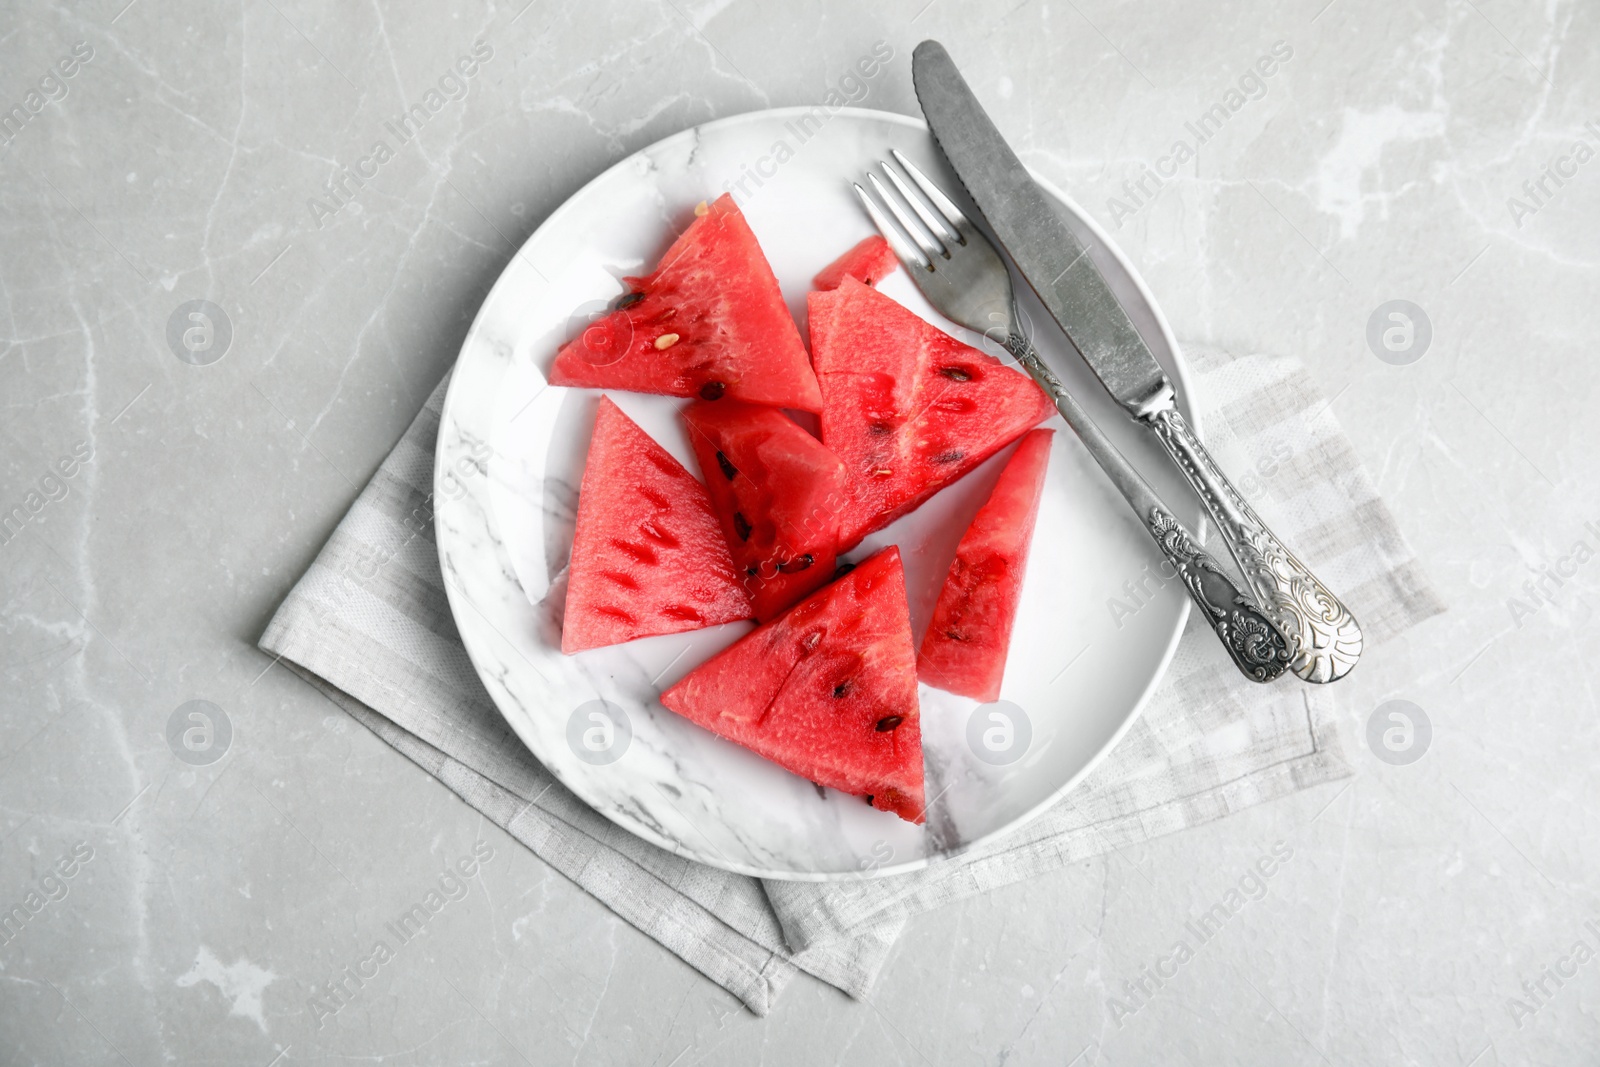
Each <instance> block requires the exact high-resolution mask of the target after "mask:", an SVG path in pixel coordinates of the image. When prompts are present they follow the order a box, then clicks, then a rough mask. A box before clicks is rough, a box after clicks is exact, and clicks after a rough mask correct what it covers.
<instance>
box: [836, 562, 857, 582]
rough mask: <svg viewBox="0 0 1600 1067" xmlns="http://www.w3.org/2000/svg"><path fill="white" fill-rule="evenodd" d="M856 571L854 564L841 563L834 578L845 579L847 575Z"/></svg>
mask: <svg viewBox="0 0 1600 1067" xmlns="http://www.w3.org/2000/svg"><path fill="white" fill-rule="evenodd" d="M855 569H856V565H855V564H854V563H841V564H839V566H838V568H837V569H836V570H835V571H834V572H833V576H834V578H843V577H844V576H845V575H847V574H849V573H850V572H851V571H853V570H855Z"/></svg>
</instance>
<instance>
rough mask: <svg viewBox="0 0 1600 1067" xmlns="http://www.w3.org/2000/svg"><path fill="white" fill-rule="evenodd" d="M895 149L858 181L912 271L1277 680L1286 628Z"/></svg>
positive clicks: (979, 237)
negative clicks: (1017, 377) (1081, 451)
mask: <svg viewBox="0 0 1600 1067" xmlns="http://www.w3.org/2000/svg"><path fill="white" fill-rule="evenodd" d="M890 154H891V155H893V156H894V164H891V163H889V162H888V161H886V160H885V161H881V162H880V164H879V166H880V167H881V169H882V171H883V174H884V177H886V178H887V179H888V181H889V184H888V185H885V184H884V183H883V181H881V180H880V179H879V178H878V175H877V174H871V173H869V174H868V175H867V183H868V184H869V185H871V186H872V192H870V193H869V192H868V191H867V190H866V189H864V188H862V187H861V185H860V184H856V185H855V186H854V188H855V191H856V196H858V197H859V198H860V199H861V203H862V206H864V207H865V208H866V209H867V214H868V215H870V216H872V221H873V224H874V225H876V226H877V227H878V231H879V232H880V233H882V234H883V236H884V238H885V239H886V240H887V241H888V242H889V244H890V246H891V247H892V248H893V249H894V251H895V254H896V255H897V256H899V257H900V262H901V263H902V264H903V265H904V266H905V268H906V273H908V274H910V275H911V278H912V280H913V281H915V282H916V283H917V287H918V288H919V289H921V290H922V292H923V295H925V296H926V297H927V298H928V300H929V302H930V303H932V304H933V306H934V307H935V308H937V309H938V310H939V312H940V313H941V314H943V315H944V316H945V317H946V318H948V319H950V320H951V321H952V322H956V323H959V324H960V325H962V326H965V327H966V328H967V329H969V330H975V331H978V332H980V333H983V334H985V335H986V336H988V337H991V338H993V339H995V340H997V341H999V343H1000V344H1001V345H1002V346H1003V347H1004V348H1005V350H1006V351H1007V352H1009V353H1010V354H1011V355H1012V356H1013V357H1014V358H1015V359H1016V361H1017V362H1018V363H1019V364H1021V365H1022V367H1023V369H1025V370H1026V371H1027V372H1028V373H1029V374H1031V375H1032V376H1033V380H1034V381H1036V382H1038V383H1039V387H1040V388H1041V389H1043V390H1044V391H1045V392H1046V393H1048V394H1049V396H1050V398H1051V399H1052V400H1054V401H1055V405H1056V410H1057V411H1059V412H1061V417H1062V418H1063V419H1065V420H1067V425H1068V426H1070V427H1072V431H1073V432H1074V433H1075V434H1077V435H1078V439H1079V440H1080V441H1082V442H1083V445H1084V447H1085V448H1086V449H1088V451H1089V454H1090V455H1091V456H1093V457H1094V459H1095V462H1097V463H1099V464H1100V468H1101V469H1102V470H1104V471H1105V472H1106V475H1107V477H1109V478H1110V479H1111V483H1112V484H1113V485H1115V486H1116V487H1117V489H1118V490H1120V491H1121V493H1122V495H1123V497H1124V498H1126V500H1127V501H1128V506H1129V507H1131V508H1133V510H1134V513H1135V514H1137V515H1138V516H1139V518H1140V520H1141V522H1142V523H1143V524H1144V528H1145V530H1146V532H1148V533H1149V534H1150V536H1151V538H1153V539H1154V540H1155V543H1156V547H1157V548H1159V549H1160V550H1161V554H1162V555H1163V556H1164V557H1165V559H1166V562H1167V565H1168V567H1169V569H1170V571H1171V573H1169V574H1167V576H1168V577H1173V576H1176V577H1178V578H1180V579H1181V580H1182V581H1183V586H1184V588H1185V589H1187V590H1188V592H1189V597H1190V599H1191V600H1193V601H1194V604H1195V606H1196V607H1197V608H1199V609H1200V613H1201V615H1202V617H1204V618H1205V620H1206V622H1207V623H1209V624H1210V626H1211V629H1212V630H1213V631H1214V632H1215V633H1216V635H1217V637H1218V638H1220V639H1221V641H1222V646H1223V648H1225V649H1226V650H1227V652H1228V655H1229V657H1230V658H1231V659H1232V660H1233V662H1234V665H1235V666H1237V667H1238V668H1239V670H1240V671H1242V672H1243V673H1244V674H1245V676H1246V677H1248V678H1252V679H1254V680H1255V681H1258V682H1269V681H1271V680H1272V679H1274V678H1276V677H1278V675H1280V674H1282V673H1283V672H1284V671H1285V670H1287V669H1288V668H1289V665H1290V660H1291V658H1292V657H1291V656H1290V652H1289V642H1288V640H1287V639H1286V638H1285V637H1284V635H1283V632H1282V631H1281V630H1279V629H1278V627H1277V626H1276V625H1275V624H1274V623H1273V622H1272V620H1271V619H1269V618H1268V617H1267V615H1266V614H1265V613H1264V612H1263V611H1262V610H1261V608H1260V607H1259V605H1258V604H1257V603H1256V601H1255V599H1254V598H1253V597H1252V596H1250V594H1248V593H1246V592H1244V590H1242V589H1240V588H1239V586H1238V584H1237V583H1236V582H1234V581H1233V579H1232V578H1230V577H1228V575H1227V573H1226V572H1224V571H1223V569H1222V568H1221V567H1219V566H1218V565H1217V561H1216V560H1215V559H1214V558H1212V556H1211V554H1210V553H1208V552H1207V551H1206V550H1205V549H1204V548H1201V547H1200V544H1199V542H1198V541H1196V540H1195V538H1194V536H1193V535H1192V534H1190V532H1189V531H1188V530H1187V529H1185V528H1184V526H1183V524H1182V523H1180V522H1179V521H1178V520H1177V518H1176V517H1175V516H1174V515H1173V514H1172V512H1170V511H1169V510H1167V507H1166V505H1165V504H1163V503H1162V502H1161V499H1160V497H1158V496H1156V493H1155V490H1154V489H1152V488H1150V484H1149V483H1148V482H1146V481H1145V480H1144V478H1143V477H1141V476H1140V474H1139V472H1138V471H1136V470H1134V468H1133V465H1132V464H1131V463H1129V462H1128V461H1127V459H1126V458H1125V457H1124V456H1123V455H1122V453H1121V452H1119V451H1117V448H1116V446H1115V445H1113V444H1112V443H1111V441H1110V439H1109V438H1107V437H1106V435H1105V434H1104V433H1102V432H1101V430H1100V427H1098V426H1096V425H1095V424H1094V420H1092V419H1091V418H1089V414H1088V412H1086V411H1084V410H1083V408H1082V407H1080V406H1079V405H1078V402H1077V401H1076V400H1074V399H1073V398H1072V395H1071V394H1070V393H1068V392H1067V390H1066V387H1065V386H1063V385H1062V384H1061V380H1060V379H1058V378H1057V377H1056V376H1055V374H1054V373H1053V372H1052V371H1051V370H1050V368H1049V367H1047V366H1045V365H1044V362H1043V361H1042V360H1041V359H1040V358H1039V355H1038V353H1037V352H1035V351H1034V350H1033V345H1032V343H1031V342H1030V341H1029V340H1028V338H1027V337H1026V336H1025V335H1024V333H1023V331H1022V330H1021V329H1020V327H1019V318H1018V315H1017V304H1016V293H1015V291H1014V290H1013V289H1012V286H1011V274H1010V272H1009V271H1008V270H1007V269H1006V265H1005V262H1004V261H1003V260H1002V259H1001V258H1000V253H999V252H997V251H996V250H995V247H994V245H992V244H990V243H989V239H988V238H987V237H985V236H984V235H983V234H982V233H980V232H978V230H977V229H976V228H975V227H974V226H973V225H972V223H971V222H970V221H968V219H967V217H966V215H965V214H963V213H962V211H961V209H960V208H958V207H957V206H956V205H955V202H954V201H952V200H951V199H950V198H949V197H948V196H946V195H945V193H944V191H943V190H942V189H940V188H939V187H938V186H937V185H935V184H934V183H933V182H932V181H930V180H929V179H928V177H927V175H925V174H923V173H922V171H920V170H918V169H917V167H916V165H915V164H913V163H912V162H911V161H910V160H909V159H907V158H906V157H905V154H904V153H902V152H901V151H900V150H899V149H894V150H892V151H891V153H890ZM895 164H898V166H896V165H895ZM908 176H909V180H908ZM891 186H892V188H891ZM874 194H876V195H874ZM886 209H887V213H886ZM891 216H892V218H891ZM1164 573H1165V572H1164Z"/></svg>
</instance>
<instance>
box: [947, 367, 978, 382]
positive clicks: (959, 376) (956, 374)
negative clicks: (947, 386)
mask: <svg viewBox="0 0 1600 1067" xmlns="http://www.w3.org/2000/svg"><path fill="white" fill-rule="evenodd" d="M939 373H940V374H942V375H944V376H945V377H946V378H949V379H950V380H951V381H953V382H970V381H972V373H971V372H970V371H968V370H966V369H965V368H964V367H940V368H939Z"/></svg>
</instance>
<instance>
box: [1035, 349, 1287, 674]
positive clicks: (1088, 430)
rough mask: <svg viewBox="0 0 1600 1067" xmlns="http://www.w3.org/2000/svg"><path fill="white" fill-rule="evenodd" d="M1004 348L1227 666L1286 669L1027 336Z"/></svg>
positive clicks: (1268, 638)
mask: <svg viewBox="0 0 1600 1067" xmlns="http://www.w3.org/2000/svg"><path fill="white" fill-rule="evenodd" d="M1005 347H1006V350H1007V351H1009V352H1010V353H1011V354H1012V355H1013V356H1015V357H1016V360H1017V362H1018V363H1020V364H1021V365H1022V367H1023V369H1024V370H1026V371H1027V372H1028V373H1029V374H1030V375H1032V376H1033V380H1034V381H1036V382H1038V383H1039V387H1040V388H1041V389H1043V390H1044V391H1045V392H1046V393H1047V394H1049V396H1050V399H1051V400H1053V401H1055V405H1056V410H1057V411H1059V412H1061V417H1062V418H1063V419H1065V420H1066V421H1067V425H1068V426H1070V427H1072V432H1073V433H1075V434H1077V435H1078V439H1079V440H1080V441H1082V442H1083V446H1084V448H1085V449H1087V450H1088V452H1089V455H1090V456H1092V457H1094V460H1095V462H1096V463H1098V464H1100V468H1101V469H1102V470H1104V471H1105V472H1106V476H1107V477H1109V478H1110V479H1111V483H1112V484H1113V485H1115V486H1116V487H1117V489H1118V490H1120V491H1121V493H1122V495H1123V497H1124V498H1125V499H1126V500H1127V501H1128V506H1129V507H1131V508H1133V510H1134V513H1135V514H1136V515H1138V516H1139V519H1140V521H1141V522H1142V523H1143V524H1144V528H1145V532H1146V533H1148V534H1149V535H1150V537H1151V539H1152V540H1154V541H1155V543H1156V547H1157V548H1159V549H1160V550H1161V554H1162V556H1163V557H1165V561H1164V566H1163V569H1162V573H1163V574H1164V575H1165V576H1166V577H1168V578H1172V577H1176V578H1178V579H1179V580H1181V581H1182V582H1183V587H1184V589H1185V590H1186V591H1187V592H1188V594H1189V599H1190V600H1191V601H1193V602H1194V605H1195V607H1197V608H1199V609H1200V614H1201V617H1202V618H1204V619H1205V621H1206V624H1207V625H1208V626H1210V627H1211V630H1212V632H1213V633H1215V634H1216V635H1217V638H1218V640H1220V641H1221V642H1222V647H1223V648H1224V649H1225V650H1226V651H1227V653H1228V657H1229V658H1230V659H1232V660H1233V664H1234V666H1236V667H1238V668H1239V670H1240V671H1241V672H1242V673H1243V674H1244V675H1245V677H1247V678H1250V679H1252V680H1253V681H1257V682H1270V681H1272V680H1273V679H1274V678H1276V677H1278V676H1279V675H1281V674H1282V673H1283V672H1284V671H1285V670H1287V669H1288V668H1289V665H1290V661H1291V660H1292V658H1293V657H1292V655H1291V649H1290V647H1289V639H1288V638H1287V637H1285V635H1284V633H1283V631H1282V630H1280V629H1279V628H1278V627H1277V626H1276V625H1275V624H1274V623H1273V621H1272V619H1271V618H1269V617H1268V616H1267V615H1266V614H1264V613H1263V612H1262V611H1261V609H1260V607H1258V606H1257V604H1256V601H1255V599H1254V598H1253V597H1251V596H1250V594H1248V593H1246V592H1244V591H1243V590H1242V589H1240V588H1239V587H1238V585H1237V584H1235V583H1234V581H1233V579H1232V578H1229V577H1228V575H1227V572H1226V571H1224V570H1223V569H1222V568H1221V567H1220V566H1218V565H1217V561H1216V560H1215V559H1213V558H1212V556H1211V554H1210V553H1209V552H1207V551H1206V550H1205V549H1204V548H1202V547H1200V543H1199V542H1198V541H1197V540H1196V539H1195V537H1194V535H1193V534H1191V533H1190V532H1189V531H1188V530H1187V529H1186V528H1185V527H1184V525H1183V523H1181V522H1179V521H1178V520H1177V518H1176V517H1175V516H1174V515H1173V514H1172V513H1171V512H1170V511H1168V510H1167V507H1166V505H1165V504H1163V503H1162V502H1161V498H1160V497H1158V496H1157V495H1156V491H1155V490H1154V489H1152V488H1151V487H1150V483H1148V482H1146V481H1145V480H1144V478H1143V477H1142V476H1141V475H1140V474H1139V472H1138V471H1136V470H1135V469H1134V468H1133V464H1131V463H1129V462H1128V460H1127V458H1126V457H1124V456H1123V454H1122V453H1121V452H1119V451H1117V446H1116V445H1114V444H1112V443H1111V439H1110V438H1108V437H1106V435H1105V434H1104V432H1102V431H1101V429H1100V427H1099V426H1096V425H1095V423H1094V420H1093V419H1091V418H1090V417H1089V413H1088V412H1086V411H1085V410H1084V409H1083V408H1082V407H1081V406H1079V404H1078V402H1077V401H1076V400H1075V399H1073V397H1072V394H1071V393H1069V392H1067V389H1066V387H1065V386H1064V385H1062V384H1061V380H1060V379H1059V378H1057V377H1056V376H1055V373H1054V372H1053V371H1051V370H1050V368H1049V367H1047V366H1045V365H1044V361H1043V360H1041V359H1040V358H1039V355H1038V353H1037V352H1035V351H1034V350H1033V346H1032V345H1031V344H1030V343H1029V342H1028V340H1027V339H1026V338H1025V337H1022V336H1021V335H1019V334H1015V333H1014V334H1012V335H1010V336H1009V337H1007V338H1006V341H1005Z"/></svg>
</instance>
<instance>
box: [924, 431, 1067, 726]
mask: <svg viewBox="0 0 1600 1067" xmlns="http://www.w3.org/2000/svg"><path fill="white" fill-rule="evenodd" d="M1053 436H1055V431H1054V430H1033V431H1031V432H1029V433H1028V434H1027V435H1025V436H1024V437H1023V438H1022V443H1021V444H1019V445H1017V450H1016V451H1015V452H1014V453H1012V455H1011V458H1010V459H1009V460H1008V461H1007V462H1006V468H1005V470H1003V471H1001V472H1000V480H999V481H997V482H995V485H994V491H993V492H991V493H990V494H989V499H988V501H987V502H986V503H985V504H984V505H983V507H981V508H979V509H978V514H977V515H976V516H975V517H974V518H973V520H972V525H971V526H968V527H967V532H966V533H964V534H962V535H961V544H960V545H959V546H958V547H957V548H956V558H955V561H954V562H953V563H951V564H950V573H949V575H948V576H947V577H946V578H945V580H944V588H943V589H942V590H941V591H940V593H939V602H938V603H937V604H936V605H934V608H933V621H932V622H930V623H929V624H928V632H927V633H926V634H924V635H923V638H922V652H921V654H920V655H918V657H917V675H918V677H920V678H921V679H922V680H923V681H924V682H927V683H928V684H929V685H933V686H938V687H939V688H940V689H945V690H948V691H949V692H952V693H959V694H961V695H962V696H969V697H972V698H973V699H974V700H981V701H983V702H984V703H986V704H987V703H988V702H989V701H991V700H998V699H999V697H1000V680H1001V678H1003V677H1004V676H1005V673H1006V653H1007V651H1009V649H1010V648H1011V624H1012V623H1013V622H1014V621H1015V620H1016V617H1017V601H1018V600H1019V599H1020V598H1021V596H1022V578H1023V575H1024V574H1025V573H1026V571H1027V568H1028V545H1029V543H1030V542H1031V541H1032V540H1033V524H1034V520H1035V519H1036V518H1038V516H1039V496H1040V494H1041V493H1042V492H1043V491H1044V474H1045V468H1046V467H1047V466H1048V465H1049V463H1050V438H1051V437H1053ZM1058 547H1059V546H1058Z"/></svg>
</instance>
